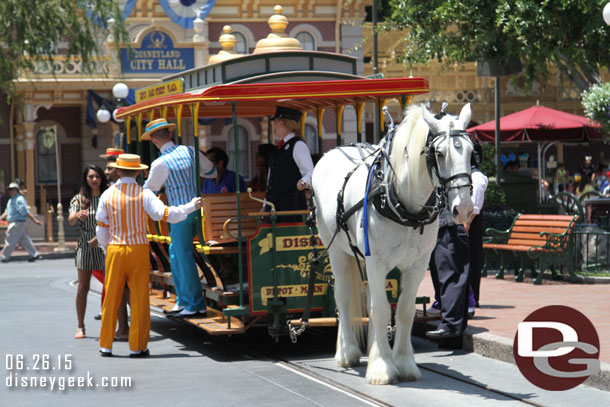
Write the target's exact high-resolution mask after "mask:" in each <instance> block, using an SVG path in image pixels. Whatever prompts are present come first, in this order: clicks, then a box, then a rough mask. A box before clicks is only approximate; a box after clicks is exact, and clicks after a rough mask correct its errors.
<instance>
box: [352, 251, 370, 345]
mask: <svg viewBox="0 0 610 407" xmlns="http://www.w3.org/2000/svg"><path fill="white" fill-rule="evenodd" d="M354 261H359V260H358V259H357V258H354ZM348 275H349V285H350V292H351V294H350V309H349V314H350V317H351V318H352V329H353V331H354V335H355V336H356V339H357V340H358V343H359V344H360V348H363V345H364V344H365V343H366V336H365V334H364V322H363V319H364V317H365V316H366V314H367V309H366V288H365V286H364V281H362V277H361V275H360V273H357V272H355V270H350V272H349V273H348Z"/></svg>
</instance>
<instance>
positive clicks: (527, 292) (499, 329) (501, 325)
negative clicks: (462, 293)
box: [417, 272, 610, 391]
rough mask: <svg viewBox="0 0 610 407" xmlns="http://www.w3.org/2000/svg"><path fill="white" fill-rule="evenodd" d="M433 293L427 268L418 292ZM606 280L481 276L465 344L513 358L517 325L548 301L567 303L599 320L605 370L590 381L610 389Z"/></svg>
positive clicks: (609, 316) (484, 352)
mask: <svg viewBox="0 0 610 407" xmlns="http://www.w3.org/2000/svg"><path fill="white" fill-rule="evenodd" d="M417 295H418V296H421V295H425V296H429V297H430V298H434V287H433V286H432V279H431V278H430V273H429V272H428V273H426V276H425V277H424V280H423V281H422V284H421V285H420V287H419V291H418V292H417ZM609 295H610V285H608V284H571V283H567V282H563V281H551V280H544V281H543V283H542V285H534V284H533V283H532V279H528V278H526V279H525V281H524V282H522V283H517V282H515V281H514V280H513V276H512V275H507V276H505V279H504V280H497V279H496V278H495V277H494V275H493V274H491V273H490V275H489V276H488V277H486V278H482V279H481V294H480V304H481V308H476V312H475V316H474V318H472V319H471V320H469V321H468V329H467V330H466V336H465V339H466V341H465V344H464V348H465V349H467V350H472V351H474V352H476V353H479V354H482V355H484V356H488V357H490V358H494V359H499V360H503V361H505V362H510V363H513V364H514V363H515V361H514V357H513V349H512V345H513V341H514V339H515V334H516V332H517V325H518V324H519V322H521V321H523V320H524V319H525V318H526V317H527V316H528V315H529V314H531V313H532V312H534V311H535V310H537V309H539V308H542V307H544V306H547V305H565V306H568V307H572V308H575V309H577V310H578V311H580V312H582V313H583V314H584V315H585V316H586V317H587V318H588V319H589V320H590V321H591V323H592V324H593V326H595V329H596V331H597V334H598V336H599V341H600V348H601V349H600V361H601V362H602V372H601V373H600V374H598V375H596V376H594V377H591V378H590V379H588V381H587V382H586V384H589V385H591V386H594V387H597V388H600V389H603V390H607V391H609V390H610V364H609V363H610V313H609V312H608V311H609V309H608V307H609V302H608V296H609Z"/></svg>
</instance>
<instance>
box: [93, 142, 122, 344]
mask: <svg viewBox="0 0 610 407" xmlns="http://www.w3.org/2000/svg"><path fill="white" fill-rule="evenodd" d="M124 153H125V151H123V149H122V148H107V149H106V153H105V154H100V158H105V159H106V168H104V174H105V175H106V179H107V180H108V186H109V187H110V186H112V185H114V183H115V182H116V181H117V179H119V175H118V174H117V169H116V168H115V167H114V166H112V165H111V164H113V163H115V162H116V159H117V157H118V156H119V155H121V154H124ZM93 276H94V277H95V278H96V279H98V280H99V281H100V282H101V283H102V285H103V287H102V305H103V304H104V298H105V295H106V290H105V288H106V287H105V285H104V271H103V270H93ZM128 298H129V289H128V288H125V291H124V293H123V299H122V300H121V306H120V307H119V327H118V328H117V331H116V336H115V340H126V339H127V338H128V336H129V315H128V314H127V302H128V301H129V300H128ZM95 319H98V320H99V319H102V314H101V313H100V314H97V315H96V316H95Z"/></svg>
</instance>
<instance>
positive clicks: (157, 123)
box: [142, 119, 176, 140]
mask: <svg viewBox="0 0 610 407" xmlns="http://www.w3.org/2000/svg"><path fill="white" fill-rule="evenodd" d="M175 128H176V125H175V124H174V123H168V122H167V120H166V119H157V120H153V121H152V122H150V123H148V124H147V125H146V129H145V130H144V134H142V140H150V135H151V134H153V133H154V132H155V131H158V130H161V129H169V131H172V130H174V129H175Z"/></svg>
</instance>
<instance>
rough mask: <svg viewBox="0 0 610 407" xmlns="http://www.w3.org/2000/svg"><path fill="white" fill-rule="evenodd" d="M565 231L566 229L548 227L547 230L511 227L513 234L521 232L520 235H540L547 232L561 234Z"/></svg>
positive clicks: (534, 227) (532, 227)
mask: <svg viewBox="0 0 610 407" xmlns="http://www.w3.org/2000/svg"><path fill="white" fill-rule="evenodd" d="M565 231H566V228H559V227H548V228H539V227H536V226H521V225H519V226H517V225H515V226H513V232H522V233H536V234H540V232H549V233H557V234H561V233H563V232H565Z"/></svg>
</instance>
